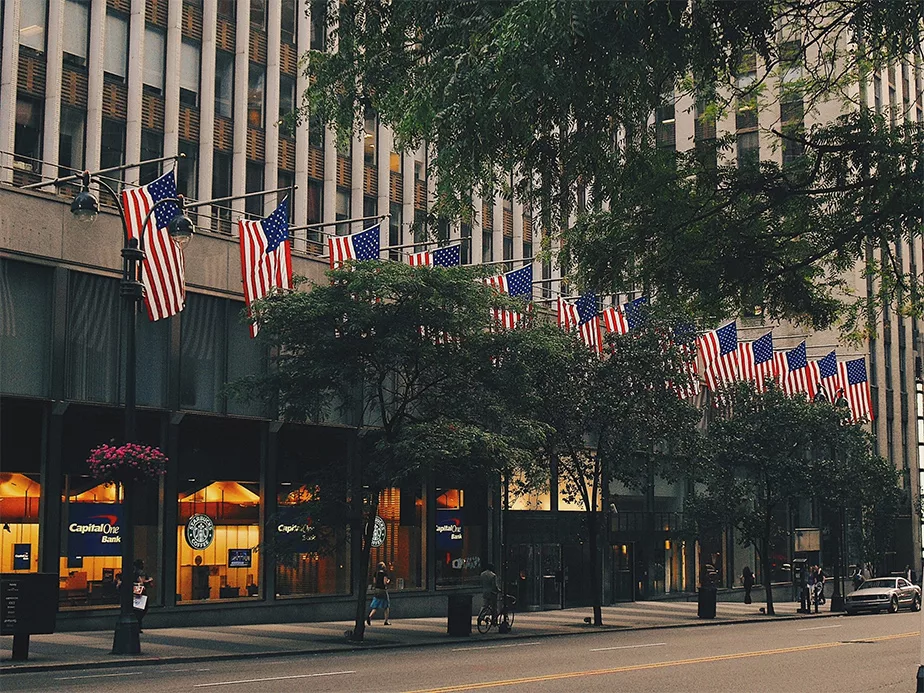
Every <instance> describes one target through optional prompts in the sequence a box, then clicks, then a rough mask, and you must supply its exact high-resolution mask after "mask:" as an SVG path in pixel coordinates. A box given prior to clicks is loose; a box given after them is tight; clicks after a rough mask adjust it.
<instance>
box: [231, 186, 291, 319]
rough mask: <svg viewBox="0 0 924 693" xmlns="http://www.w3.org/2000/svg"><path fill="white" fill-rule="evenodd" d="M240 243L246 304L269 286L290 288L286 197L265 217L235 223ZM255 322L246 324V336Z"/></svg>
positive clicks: (267, 292) (263, 294)
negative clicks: (247, 330) (247, 325)
mask: <svg viewBox="0 0 924 693" xmlns="http://www.w3.org/2000/svg"><path fill="white" fill-rule="evenodd" d="M238 228H239V231H240V233H239V237H240V245H241V281H242V282H243V283H244V301H245V302H246V304H247V307H248V308H249V307H250V305H251V304H252V303H253V302H254V301H256V300H259V299H261V298H263V297H265V296H267V295H269V293H270V292H271V291H272V290H273V289H291V288H292V248H291V243H290V242H289V200H288V198H286V199H284V200H283V201H282V202H281V203H280V204H279V206H278V207H277V208H276V209H275V210H274V211H273V213H272V214H270V215H269V216H268V217H266V219H262V220H260V221H249V220H244V219H241V220H240V221H239V222H238ZM258 330H259V325H258V323H257V322H256V321H253V322H251V323H250V336H251V337H256V336H257V331H258Z"/></svg>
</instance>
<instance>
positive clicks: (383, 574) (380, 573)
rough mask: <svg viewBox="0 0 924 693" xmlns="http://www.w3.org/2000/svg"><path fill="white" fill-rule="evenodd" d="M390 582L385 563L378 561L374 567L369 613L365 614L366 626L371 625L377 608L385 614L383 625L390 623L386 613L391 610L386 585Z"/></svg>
mask: <svg viewBox="0 0 924 693" xmlns="http://www.w3.org/2000/svg"><path fill="white" fill-rule="evenodd" d="M390 582H391V579H390V578H389V577H388V569H387V568H386V567H385V563H383V562H381V561H379V565H378V567H377V568H376V569H375V578H374V581H373V583H372V587H373V589H374V590H375V591H374V593H373V596H372V604H371V605H370V608H369V615H368V616H366V625H367V626H371V625H372V617H373V616H375V612H376V610H378V609H381V610H382V612H383V613H384V615H385V623H384V624H383V625H386V626H390V625H391V623H389V622H388V615H389V612H390V611H391V602H390V600H389V598H388V585H389V583H390Z"/></svg>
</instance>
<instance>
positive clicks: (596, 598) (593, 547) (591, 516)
mask: <svg viewBox="0 0 924 693" xmlns="http://www.w3.org/2000/svg"><path fill="white" fill-rule="evenodd" d="M598 533H599V529H598V525H597V510H596V508H593V507H591V509H590V510H589V511H588V512H587V539H588V544H590V560H589V562H588V566H589V568H590V590H591V594H592V595H593V606H594V625H595V626H602V625H603V609H602V608H601V602H602V595H601V591H602V590H601V585H600V571H599V557H598V556H597V544H598V540H597V535H598Z"/></svg>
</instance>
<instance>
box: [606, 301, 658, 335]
mask: <svg viewBox="0 0 924 693" xmlns="http://www.w3.org/2000/svg"><path fill="white" fill-rule="evenodd" d="M647 304H648V297H647V296H642V297H641V298H636V299H635V300H633V301H629V302H628V303H624V304H623V305H622V306H613V307H611V308H607V309H606V310H604V311H603V313H602V314H601V317H602V318H603V324H604V326H605V327H606V329H607V330H608V331H609V332H615V333H616V334H628V332H629V330H634V329H635V328H636V327H638V326H639V325H641V324H642V321H643V319H644V314H645V306H646V305H647Z"/></svg>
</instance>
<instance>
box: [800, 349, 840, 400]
mask: <svg viewBox="0 0 924 693" xmlns="http://www.w3.org/2000/svg"><path fill="white" fill-rule="evenodd" d="M808 378H809V380H810V382H811V383H812V384H813V386H814V387H813V391H814V392H815V395H817V394H818V391H819V390H818V389H819V387H820V388H821V392H823V393H824V394H825V397H827V398H828V401H829V402H831V403H832V404H833V403H834V402H835V401H836V400H837V391H838V389H839V388H840V387H841V382H840V378H839V377H838V374H837V354H836V353H835V352H833V351H831V352H829V353H828V354H827V355H826V356H825V357H824V358H821V359H818V360H817V361H809V364H808Z"/></svg>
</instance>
